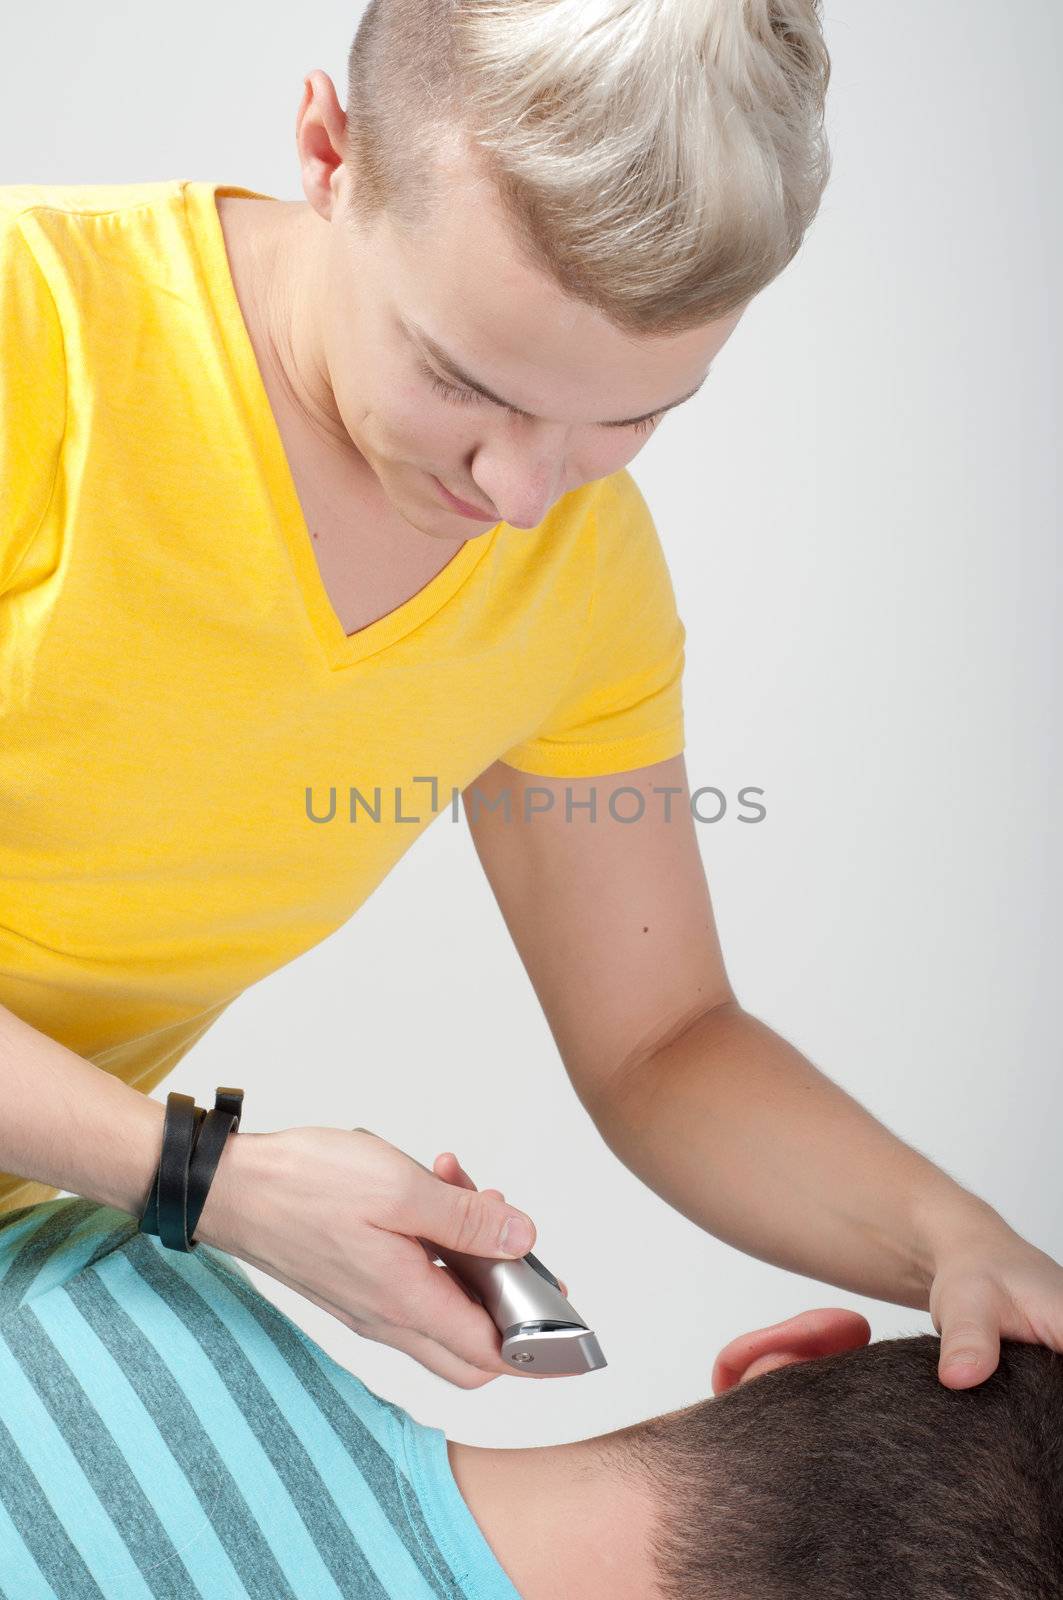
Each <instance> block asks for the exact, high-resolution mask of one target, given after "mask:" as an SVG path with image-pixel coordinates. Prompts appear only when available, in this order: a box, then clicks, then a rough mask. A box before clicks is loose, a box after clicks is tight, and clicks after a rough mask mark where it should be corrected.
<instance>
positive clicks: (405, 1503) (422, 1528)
mask: <svg viewBox="0 0 1063 1600" xmlns="http://www.w3.org/2000/svg"><path fill="white" fill-rule="evenodd" d="M267 1304H269V1302H267ZM274 1309H275V1308H274ZM279 1314H280V1315H282V1316H283V1313H279ZM297 1332H298V1336H299V1338H300V1339H301V1341H302V1343H303V1347H304V1349H305V1351H306V1354H307V1355H308V1356H309V1358H310V1359H311V1360H312V1361H313V1363H314V1365H315V1366H316V1367H317V1368H318V1370H319V1373H320V1379H315V1380H305V1379H304V1382H306V1386H307V1388H308V1389H309V1390H311V1391H312V1393H313V1397H314V1402H315V1404H316V1405H317V1406H318V1407H319V1408H320V1410H321V1411H322V1412H323V1413H324V1414H325V1415H326V1416H327V1417H328V1418H329V1420H330V1421H331V1423H332V1426H333V1427H334V1428H335V1430H336V1432H337V1434H339V1435H340V1436H341V1437H343V1439H344V1443H345V1445H346V1448H347V1450H348V1451H349V1453H350V1454H351V1456H352V1457H353V1458H354V1459H355V1460H357V1461H359V1463H360V1464H361V1465H362V1469H363V1471H364V1470H365V1465H364V1459H363V1458H364V1455H365V1453H366V1452H368V1451H370V1450H371V1449H372V1446H371V1445H370V1444H369V1443H363V1442H362V1441H361V1438H360V1436H359V1435H358V1434H357V1432H356V1430H355V1428H350V1429H348V1430H346V1432H349V1434H350V1437H346V1436H345V1428H344V1420H345V1418H346V1416H347V1415H348V1413H353V1421H354V1423H355V1424H356V1425H357V1426H360V1427H363V1428H365V1429H366V1432H367V1433H368V1436H369V1439H376V1438H377V1434H376V1432H375V1431H373V1430H372V1428H371V1426H370V1424H371V1423H372V1422H376V1423H378V1424H379V1425H380V1427H381V1430H383V1424H384V1418H385V1417H388V1418H390V1419H391V1427H392V1434H391V1437H390V1440H389V1441H388V1442H387V1443H386V1444H382V1445H379V1446H378V1448H379V1449H380V1452H381V1455H382V1456H383V1457H384V1460H385V1461H386V1462H389V1463H390V1465H391V1468H392V1469H393V1477H394V1485H395V1495H396V1496H397V1501H395V1503H396V1504H397V1505H399V1506H401V1507H402V1508H403V1509H404V1510H405V1513H406V1518H407V1521H408V1524H409V1526H410V1528H411V1529H412V1532H413V1535H414V1539H415V1540H416V1551H417V1553H418V1556H417V1558H418V1565H421V1566H422V1570H426V1571H427V1572H428V1573H430V1574H431V1576H432V1579H433V1582H434V1588H435V1591H436V1592H437V1593H438V1594H440V1595H442V1596H443V1597H444V1600H467V1595H466V1590H465V1588H464V1587H463V1586H462V1584H461V1582H459V1579H458V1577H457V1575H456V1573H455V1571H454V1569H453V1563H451V1562H450V1561H449V1560H448V1558H447V1556H446V1555H445V1553H444V1552H443V1550H442V1549H441V1548H440V1546H439V1543H438V1541H437V1539H436V1537H435V1534H434V1533H433V1531H432V1528H431V1525H430V1523H429V1522H428V1520H427V1518H426V1517H425V1513H424V1506H423V1505H422V1503H421V1498H420V1495H419V1493H418V1490H417V1486H416V1484H415V1483H414V1482H413V1481H412V1479H411V1477H410V1475H409V1473H408V1472H407V1471H406V1469H405V1464H404V1461H405V1457H404V1450H405V1444H404V1438H405V1431H406V1428H407V1427H408V1426H411V1425H412V1426H414V1427H416V1426H417V1424H416V1423H413V1421H412V1418H411V1417H410V1414H409V1412H408V1411H405V1410H404V1409H403V1408H402V1407H401V1406H397V1405H395V1404H394V1403H393V1402H392V1401H391V1400H385V1399H384V1398H383V1396H382V1395H378V1394H376V1393H375V1392H374V1391H372V1390H365V1385H364V1384H363V1383H362V1381H361V1379H359V1378H356V1377H355V1376H354V1374H353V1373H352V1372H348V1371H347V1369H346V1367H341V1366H340V1365H339V1363H338V1362H336V1361H333V1359H332V1357H331V1356H330V1355H329V1354H328V1352H327V1351H326V1350H322V1348H321V1346H320V1345H319V1344H315V1343H314V1341H313V1340H312V1339H311V1338H309V1337H308V1335H307V1334H305V1333H303V1331H302V1329H300V1328H297ZM322 1381H323V1382H324V1384H325V1385H326V1386H327V1387H325V1388H322V1387H321V1382H322ZM355 1385H356V1386H357V1389H358V1391H362V1390H365V1392H366V1395H367V1396H368V1399H369V1401H370V1402H371V1407H372V1409H371V1411H370V1413H369V1418H370V1421H369V1423H367V1422H366V1421H365V1420H364V1419H362V1418H360V1417H359V1416H358V1411H357V1406H358V1400H357V1396H356V1397H355V1399H354V1400H353V1401H352V1399H351V1397H350V1393H351V1389H352V1388H353V1387H354V1386H355ZM363 1403H364V1402H363ZM379 1470H380V1471H382V1472H383V1471H386V1469H385V1468H384V1467H383V1464H381V1468H380V1469H379ZM446 1470H447V1471H448V1472H449V1471H450V1467H449V1464H448V1465H447V1469H446ZM454 1487H455V1493H457V1492H458V1490H457V1485H456V1484H455V1486H454ZM378 1492H382V1491H378ZM388 1498H389V1503H390V1500H391V1497H388ZM394 1515H395V1516H396V1517H399V1516H401V1512H399V1511H398V1510H396V1511H395V1513H394ZM404 1538H405V1533H404ZM422 1557H423V1564H422V1559H421V1558H422Z"/></svg>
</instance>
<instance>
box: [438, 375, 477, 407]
mask: <svg viewBox="0 0 1063 1600" xmlns="http://www.w3.org/2000/svg"><path fill="white" fill-rule="evenodd" d="M424 374H425V376H426V377H427V378H428V379H429V381H430V383H431V385H432V388H433V389H434V390H435V391H436V393H437V394H441V395H442V396H443V398H444V400H454V401H456V402H457V404H458V405H470V404H471V403H472V402H473V401H474V400H479V399H480V398H481V397H480V396H479V395H478V394H475V393H474V392H473V390H472V389H459V388H458V386H457V385H456V384H454V383H446V382H444V380H443V379H442V378H440V377H438V376H437V374H436V373H434V372H433V371H432V369H431V367H425V368H424Z"/></svg>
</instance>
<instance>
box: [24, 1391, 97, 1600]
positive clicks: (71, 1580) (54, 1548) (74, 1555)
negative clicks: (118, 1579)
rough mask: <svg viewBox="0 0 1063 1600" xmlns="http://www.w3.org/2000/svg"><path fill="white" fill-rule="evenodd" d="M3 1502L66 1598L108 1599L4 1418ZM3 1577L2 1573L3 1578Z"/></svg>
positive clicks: (46, 1574)
mask: <svg viewBox="0 0 1063 1600" xmlns="http://www.w3.org/2000/svg"><path fill="white" fill-rule="evenodd" d="M0 1500H2V1501H3V1502H4V1505H5V1506H6V1508H7V1514H8V1516H9V1517H10V1518H11V1521H12V1522H13V1523H14V1524H15V1527H16V1528H17V1529H18V1532H19V1534H20V1536H21V1538H22V1542H23V1544H24V1545H25V1546H26V1548H27V1550H28V1551H29V1553H30V1555H31V1556H32V1557H33V1559H34V1561H36V1563H37V1565H38V1566H39V1567H40V1569H41V1572H42V1573H43V1574H44V1576H45V1578H46V1579H47V1580H48V1582H49V1583H50V1584H51V1586H52V1588H53V1589H54V1590H55V1592H56V1594H57V1595H59V1596H60V1600H106V1596H105V1595H104V1594H103V1593H102V1592H101V1590H100V1588H99V1585H98V1584H97V1582H96V1580H95V1578H94V1577H93V1576H92V1573H91V1572H90V1571H89V1569H88V1567H87V1566H86V1565H85V1563H84V1561H83V1560H82V1559H81V1555H80V1553H79V1551H78V1550H76V1549H75V1547H74V1545H73V1544H71V1542H70V1538H69V1536H68V1534H67V1531H66V1529H65V1528H64V1527H63V1524H62V1523H61V1522H60V1521H59V1518H58V1517H57V1516H56V1514H55V1512H54V1511H53V1510H52V1504H51V1501H50V1500H49V1499H48V1496H47V1495H46V1494H44V1493H43V1491H42V1490H41V1486H40V1484H39V1483H38V1481H37V1477H36V1474H35V1473H34V1472H33V1470H32V1469H31V1467H30V1465H29V1463H28V1462H27V1460H26V1458H25V1457H24V1456H23V1454H22V1452H21V1450H20V1449H19V1447H18V1445H17V1444H16V1442H15V1440H14V1439H13V1438H12V1437H11V1434H10V1433H9V1431H8V1429H7V1427H6V1426H5V1424H4V1422H3V1420H2V1419H0ZM2 1580H3V1572H2V1571H0V1582H2ZM0 1595H3V1596H5V1597H6V1600H28V1597H27V1596H25V1595H16V1594H11V1595H8V1593H7V1590H6V1589H3V1588H0Z"/></svg>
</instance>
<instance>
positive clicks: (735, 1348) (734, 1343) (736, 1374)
mask: <svg viewBox="0 0 1063 1600" xmlns="http://www.w3.org/2000/svg"><path fill="white" fill-rule="evenodd" d="M870 1340H871V1324H870V1323H869V1322H868V1320H867V1318H866V1317H862V1316H861V1315H860V1313H859V1311H847V1310H845V1308H844V1307H842V1306H824V1307H823V1308H822V1310H817V1311H799V1312H798V1313H797V1316H796V1317H790V1318H788V1320H787V1321H786V1322H775V1323H773V1324H772V1325H771V1327H770V1328H758V1329H756V1331H755V1332H753V1333H740V1334H739V1335H738V1338H737V1339H732V1340H731V1342H730V1344H728V1345H725V1346H724V1348H723V1349H722V1350H721V1351H720V1353H719V1355H718V1356H717V1357H716V1361H715V1363H714V1365H713V1369H712V1392H713V1394H723V1392H724V1390H725V1389H733V1388H734V1386H735V1384H736V1383H747V1382H748V1381H749V1379H750V1378H759V1377H760V1375H761V1373H763V1372H771V1371H772V1369H773V1368H775V1367H788V1366H792V1365H793V1363H794V1362H795V1361H814V1360H815V1358H816V1357H817V1356H832V1355H835V1354H836V1353H837V1352H838V1351H841V1350H856V1349H858V1348H859V1346H860V1345H862V1344H868V1343H870Z"/></svg>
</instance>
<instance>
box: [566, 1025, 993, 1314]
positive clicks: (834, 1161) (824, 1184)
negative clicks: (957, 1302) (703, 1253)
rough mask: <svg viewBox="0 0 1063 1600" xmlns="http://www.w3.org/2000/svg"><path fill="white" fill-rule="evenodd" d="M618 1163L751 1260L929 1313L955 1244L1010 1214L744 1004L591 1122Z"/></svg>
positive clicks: (638, 1075) (653, 1062) (650, 1061)
mask: <svg viewBox="0 0 1063 1600" xmlns="http://www.w3.org/2000/svg"><path fill="white" fill-rule="evenodd" d="M589 1109H590V1111H591V1115H592V1116H593V1118H594V1121H595V1124H596V1126H597V1127H598V1129H599V1131H600V1132H601V1135H602V1137H603V1139H604V1140H605V1142H606V1143H607V1144H608V1145H609V1147H610V1149H611V1150H612V1151H613V1152H614V1154H615V1155H616V1156H617V1157H618V1158H619V1159H620V1160H621V1161H622V1162H623V1163H624V1165H625V1166H626V1167H628V1168H629V1169H630V1170H631V1171H632V1172H634V1173H636V1174H637V1176H638V1177H640V1178H642V1180H643V1181H644V1182H645V1183H647V1184H648V1185H649V1186H650V1188H651V1189H653V1190H654V1191H655V1192H656V1193H657V1194H659V1195H661V1196H662V1198H663V1199H665V1200H667V1201H668V1203H669V1204H670V1205H672V1206H674V1207H675V1209H676V1210H677V1211H680V1212H682V1214H683V1215H684V1216H686V1217H689V1218H690V1220H691V1221H692V1222H696V1223H697V1224H698V1225H699V1227H702V1228H704V1229H706V1231H707V1232H709V1233H711V1234H714V1235H715V1236H716V1237H717V1238H719V1239H723V1240H725V1241H726V1242H727V1243H728V1244H732V1245H734V1246H735V1247H736V1248H737V1249H739V1250H742V1251H744V1252H745V1253H746V1254H747V1255H751V1256H756V1257H757V1258H758V1259H759V1260H761V1261H769V1262H771V1263H772V1264H773V1265H775V1266H779V1267H785V1268H786V1269H788V1270H789V1271H791V1272H799V1273H803V1274H804V1275H805V1276H807V1277H810V1278H818V1279H820V1280H821V1281H822V1282H825V1283H832V1284H834V1285H836V1286H837V1287H838V1288H842V1289H848V1290H851V1291H852V1292H853V1293H856V1294H863V1295H869V1296H871V1297H872V1298H874V1299H878V1300H889V1301H893V1302H895V1303H896V1304H898V1305H906V1306H914V1307H919V1308H920V1309H923V1310H925V1309H927V1305H928V1297H929V1289H930V1284H931V1281H932V1279H933V1275H934V1264H935V1261H936V1260H937V1259H938V1258H939V1255H940V1252H941V1250H942V1248H943V1247H944V1246H945V1245H946V1244H947V1243H949V1242H955V1241H956V1240H958V1239H960V1238H962V1237H964V1236H965V1235H971V1234H974V1233H976V1232H978V1231H979V1230H982V1229H985V1228H992V1227H997V1228H1005V1227H1006V1226H1007V1225H1006V1224H1005V1223H1004V1222H1003V1220H1002V1219H1001V1218H1000V1216H999V1215H998V1213H997V1212H995V1211H994V1210H993V1208H992V1207H991V1206H989V1205H987V1204H986V1202H984V1201H982V1200H980V1199H978V1198H977V1197H976V1196H975V1195H973V1194H971V1193H970V1192H969V1191H968V1190H966V1189H964V1188H963V1187H962V1186H961V1185H960V1184H958V1183H956V1182H955V1180H954V1179H952V1178H950V1177H949V1176H948V1175H947V1174H946V1173H944V1172H942V1171H941V1169H940V1168H939V1167H936V1166H934V1165H933V1163H932V1162H930V1161H928V1160H926V1158H925V1157H924V1156H921V1155H919V1154H918V1153H917V1152H916V1151H915V1150H913V1149H911V1147H910V1146H908V1145H906V1144H904V1143H903V1142H902V1141H901V1140H900V1139H898V1138H897V1137H896V1136H895V1135H894V1134H892V1133H890V1132H889V1130H888V1129H887V1128H885V1127H884V1126H883V1125H882V1123H880V1122H877V1121H876V1120H875V1118H874V1117H873V1116H871V1114H870V1112H868V1111H865V1110H864V1108H863V1107H862V1106H860V1105H859V1104H858V1102H857V1101H855V1100H854V1099H853V1098H852V1097H851V1096H850V1095H848V1094H846V1092H845V1091H844V1090H843V1089H841V1088H839V1086H838V1085H837V1084H835V1083H833V1082H832V1081H831V1080H830V1079H829V1078H827V1077H825V1076H824V1075H823V1073H821V1072H819V1071H818V1070H817V1069H816V1068H815V1067H814V1066H813V1065H812V1064H811V1062H809V1061H807V1060H806V1059H805V1057H804V1056H802V1055H801V1053H800V1051H798V1050H796V1049H795V1048H794V1047H793V1045H791V1044H788V1043H787V1041H786V1040H785V1039H782V1038H780V1036H779V1035H778V1034H777V1033H774V1032H773V1031H772V1029H771V1028H769V1027H768V1026H767V1024H766V1023H763V1022H761V1021H760V1020H759V1019H758V1018H757V1017H754V1016H751V1015H750V1014H749V1013H748V1012H746V1011H743V1010H742V1008H741V1007H740V1006H739V1005H738V1004H737V1003H734V1002H732V1003H731V1004H728V1005H726V1006H720V1007H718V1008H717V1009H716V1010H714V1011H711V1012H708V1013H707V1014H706V1015H705V1016H703V1017H700V1018H699V1019H698V1020H697V1022H695V1023H694V1024H693V1025H692V1026H691V1027H690V1028H689V1029H688V1030H687V1031H686V1032H685V1033H684V1034H683V1035H682V1036H681V1037H679V1038H678V1039H676V1040H675V1041H674V1042H673V1043H671V1044H669V1045H667V1046H665V1047H664V1048H663V1049H659V1050H657V1051H654V1052H653V1053H652V1054H651V1055H650V1056H648V1057H646V1058H645V1059H644V1060H643V1061H641V1062H639V1063H638V1064H637V1065H636V1066H634V1067H633V1068H632V1069H631V1070H629V1071H628V1072H627V1073H626V1074H625V1075H624V1076H623V1077H622V1078H620V1079H618V1080H617V1082H616V1083H615V1084H614V1085H613V1087H612V1089H611V1091H610V1092H609V1093H608V1094H607V1095H605V1096H603V1097H601V1098H599V1099H598V1100H597V1101H596V1102H594V1103H593V1104H592V1105H590V1107H589Z"/></svg>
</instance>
